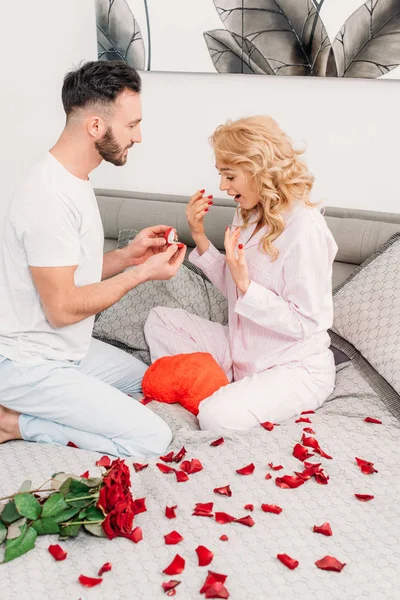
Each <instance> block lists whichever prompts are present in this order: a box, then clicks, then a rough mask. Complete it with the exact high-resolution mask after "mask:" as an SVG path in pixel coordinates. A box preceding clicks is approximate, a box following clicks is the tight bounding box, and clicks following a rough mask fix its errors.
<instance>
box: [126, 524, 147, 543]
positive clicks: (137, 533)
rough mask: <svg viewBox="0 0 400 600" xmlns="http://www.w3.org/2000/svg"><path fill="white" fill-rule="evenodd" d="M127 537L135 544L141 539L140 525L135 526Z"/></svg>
mask: <svg viewBox="0 0 400 600" xmlns="http://www.w3.org/2000/svg"><path fill="white" fill-rule="evenodd" d="M127 537H128V539H129V540H131V542H135V544H137V543H138V542H140V541H141V540H142V539H143V532H142V529H141V528H140V527H135V529H134V530H133V531H132V533H131V534H130V535H129V536H127Z"/></svg>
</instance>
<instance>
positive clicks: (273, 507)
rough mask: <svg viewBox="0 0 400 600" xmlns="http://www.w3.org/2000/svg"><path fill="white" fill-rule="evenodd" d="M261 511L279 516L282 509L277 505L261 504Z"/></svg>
mask: <svg viewBox="0 0 400 600" xmlns="http://www.w3.org/2000/svg"><path fill="white" fill-rule="evenodd" d="M261 509H262V510H263V511H264V512H268V513H274V514H275V515H279V514H280V513H281V512H282V510H283V509H282V508H281V507H280V506H278V505H277V504H261Z"/></svg>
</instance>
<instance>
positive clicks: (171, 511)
mask: <svg viewBox="0 0 400 600" xmlns="http://www.w3.org/2000/svg"><path fill="white" fill-rule="evenodd" d="M176 508H178V507H177V505H176V504H175V506H166V507H165V516H166V517H167V519H175V517H176V512H175V509H176Z"/></svg>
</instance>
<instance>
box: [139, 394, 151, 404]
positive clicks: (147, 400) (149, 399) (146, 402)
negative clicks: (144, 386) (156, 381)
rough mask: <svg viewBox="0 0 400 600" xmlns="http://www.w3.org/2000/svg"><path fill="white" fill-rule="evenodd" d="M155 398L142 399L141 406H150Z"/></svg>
mask: <svg viewBox="0 0 400 600" xmlns="http://www.w3.org/2000/svg"><path fill="white" fill-rule="evenodd" d="M153 400H154V398H148V397H147V396H145V397H144V398H141V399H140V400H139V402H140V404H143V406H146V404H150V402H153Z"/></svg>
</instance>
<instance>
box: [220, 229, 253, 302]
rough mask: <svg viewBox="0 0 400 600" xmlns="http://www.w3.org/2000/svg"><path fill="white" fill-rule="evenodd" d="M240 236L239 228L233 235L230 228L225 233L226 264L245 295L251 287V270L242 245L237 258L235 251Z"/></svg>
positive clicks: (239, 247)
mask: <svg viewBox="0 0 400 600" xmlns="http://www.w3.org/2000/svg"><path fill="white" fill-rule="evenodd" d="M239 236H240V228H239V227H238V228H237V229H235V230H234V231H233V233H231V231H230V228H229V227H227V228H226V231H225V239H224V246H225V252H226V255H225V258H226V264H227V265H228V267H229V270H230V272H231V275H232V278H233V281H234V282H235V283H236V286H237V288H238V290H239V291H240V292H242V294H245V293H246V292H247V290H248V288H249V285H250V279H249V270H248V268H247V262H246V257H245V254H244V248H243V245H242V244H239V246H238V250H237V257H236V254H235V249H236V246H237V243H238V239H239Z"/></svg>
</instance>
